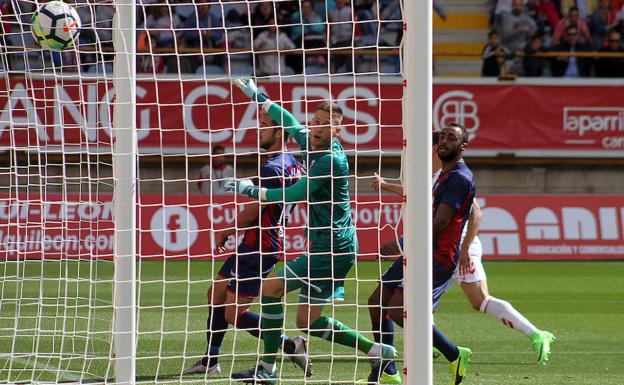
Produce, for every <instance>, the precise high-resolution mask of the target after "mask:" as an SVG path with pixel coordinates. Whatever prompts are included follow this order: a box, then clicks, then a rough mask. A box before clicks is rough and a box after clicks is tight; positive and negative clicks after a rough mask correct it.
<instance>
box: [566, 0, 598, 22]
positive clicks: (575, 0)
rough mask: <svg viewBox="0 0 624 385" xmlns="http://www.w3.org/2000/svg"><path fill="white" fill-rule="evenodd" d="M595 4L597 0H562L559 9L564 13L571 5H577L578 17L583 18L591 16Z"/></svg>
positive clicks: (596, 4)
mask: <svg viewBox="0 0 624 385" xmlns="http://www.w3.org/2000/svg"><path fill="white" fill-rule="evenodd" d="M597 6H598V0H562V1H561V7H560V8H559V9H560V10H561V13H562V14H565V12H566V11H567V10H569V9H570V8H571V7H577V8H578V10H579V16H580V18H581V19H583V20H585V19H588V18H589V17H590V16H591V13H592V12H593V10H594V9H596V7H597Z"/></svg>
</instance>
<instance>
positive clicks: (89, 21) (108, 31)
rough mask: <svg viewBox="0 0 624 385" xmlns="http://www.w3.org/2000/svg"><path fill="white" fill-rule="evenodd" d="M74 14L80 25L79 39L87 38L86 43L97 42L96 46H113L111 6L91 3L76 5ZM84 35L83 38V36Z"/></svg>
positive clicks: (112, 11)
mask: <svg viewBox="0 0 624 385" xmlns="http://www.w3.org/2000/svg"><path fill="white" fill-rule="evenodd" d="M76 12H78V16H80V22H81V24H82V26H81V30H80V39H81V40H82V39H83V38H87V39H88V40H89V41H88V43H92V42H97V43H98V45H99V44H101V45H103V46H105V47H106V46H108V47H110V46H112V45H113V15H114V13H115V10H114V8H113V6H112V5H107V4H99V5H95V4H93V3H91V4H86V3H81V4H76ZM83 35H84V36H83Z"/></svg>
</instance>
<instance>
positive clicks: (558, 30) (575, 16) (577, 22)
mask: <svg viewBox="0 0 624 385" xmlns="http://www.w3.org/2000/svg"><path fill="white" fill-rule="evenodd" d="M579 16H580V14H579V9H578V7H576V6H573V7H570V9H569V10H568V16H566V17H564V18H562V19H561V20H559V22H558V23H557V26H556V27H555V32H553V36H552V46H556V45H558V44H560V43H561V38H562V37H563V34H564V33H565V30H566V28H568V27H569V26H576V28H577V30H578V32H579V41H580V42H582V43H590V42H591V33H590V32H589V27H588V26H587V22H586V21H585V20H583V19H581V18H580V17H579Z"/></svg>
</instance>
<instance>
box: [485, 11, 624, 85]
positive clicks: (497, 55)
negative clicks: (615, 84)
mask: <svg viewBox="0 0 624 385" xmlns="http://www.w3.org/2000/svg"><path fill="white" fill-rule="evenodd" d="M492 5H493V8H492V18H491V24H492V29H491V30H490V32H489V33H488V41H487V44H486V45H485V47H484V48H483V66H482V70H481V75H482V76H505V75H507V74H510V73H511V74H517V75H521V76H532V77H536V76H554V77H565V78H579V77H590V76H596V77H624V48H623V46H622V39H621V38H622V32H623V29H624V17H623V16H624V0H577V1H574V0H497V1H494V2H493V4H492ZM547 52H552V54H550V55H544V54H542V53H547ZM540 54H541V55H540Z"/></svg>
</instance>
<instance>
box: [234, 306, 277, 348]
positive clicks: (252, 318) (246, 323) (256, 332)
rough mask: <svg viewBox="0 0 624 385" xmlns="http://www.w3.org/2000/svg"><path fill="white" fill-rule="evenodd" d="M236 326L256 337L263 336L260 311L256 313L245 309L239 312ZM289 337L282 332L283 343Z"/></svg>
mask: <svg viewBox="0 0 624 385" xmlns="http://www.w3.org/2000/svg"><path fill="white" fill-rule="evenodd" d="M236 328H237V329H241V330H245V331H247V333H249V334H251V335H252V336H254V337H256V338H261V335H260V316H259V315H258V313H254V312H252V311H249V310H245V311H244V312H242V313H238V317H237V318H236ZM287 339H288V337H286V335H285V334H282V344H283V343H284V342H285V341H286V340H287Z"/></svg>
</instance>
